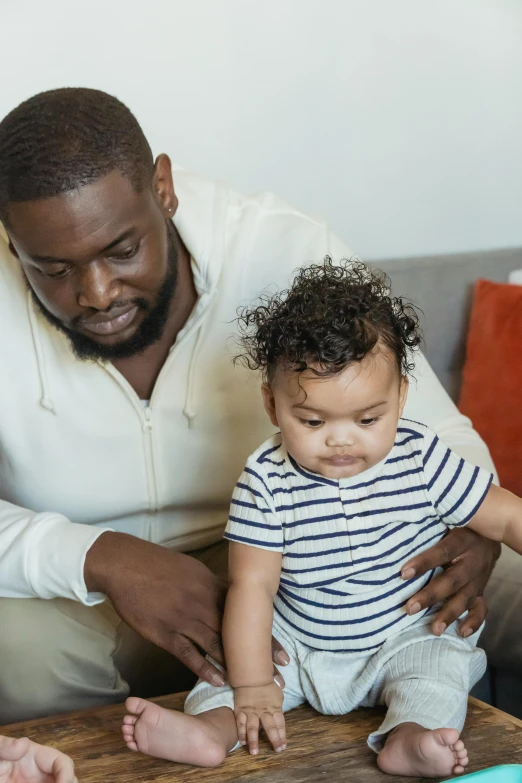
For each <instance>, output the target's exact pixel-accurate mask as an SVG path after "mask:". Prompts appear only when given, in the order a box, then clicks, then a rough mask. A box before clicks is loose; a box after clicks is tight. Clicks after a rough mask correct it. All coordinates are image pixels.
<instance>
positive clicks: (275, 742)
mask: <svg viewBox="0 0 522 783" xmlns="http://www.w3.org/2000/svg"><path fill="white" fill-rule="evenodd" d="M261 725H262V726H263V728H264V730H265V734H266V736H267V737H268V741H269V742H270V744H271V745H272V747H273V749H274V750H275V751H276V753H279V752H280V751H281V750H284V749H285V748H284V743H283V740H282V738H281V735H280V733H279V728H278V726H277V724H276V722H275V720H274V716H273V715H271V714H270V713H269V712H265V713H263V715H262V716H261Z"/></svg>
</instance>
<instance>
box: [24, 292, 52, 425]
mask: <svg viewBox="0 0 522 783" xmlns="http://www.w3.org/2000/svg"><path fill="white" fill-rule="evenodd" d="M27 310H28V313H29V323H30V325H31V335H32V338H33V345H34V353H35V356H36V365H37V367H38V376H39V378H40V405H41V406H42V408H45V410H46V411H50V412H51V413H56V408H55V406H54V402H53V400H52V397H51V390H50V386H49V380H48V377H47V363H46V360H45V351H44V349H43V346H42V343H41V340H40V330H39V328H38V323H37V321H36V313H35V310H34V302H33V296H32V293H31V291H28V292H27Z"/></svg>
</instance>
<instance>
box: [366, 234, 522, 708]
mask: <svg viewBox="0 0 522 783" xmlns="http://www.w3.org/2000/svg"><path fill="white" fill-rule="evenodd" d="M374 265H375V266H378V267H380V268H381V269H383V270H384V271H385V272H386V273H387V274H388V275H389V276H390V278H391V280H392V290H393V291H394V292H395V293H397V294H400V295H401V296H406V297H408V298H409V299H411V301H412V302H414V303H415V304H416V305H418V306H419V307H420V308H421V310H422V311H423V313H424V316H423V318H422V321H423V323H422V325H423V329H424V337H425V345H424V351H425V354H426V356H427V358H428V360H429V362H430V364H431V366H432V367H433V369H434V370H435V372H436V373H437V375H438V377H439V378H440V380H441V382H442V383H443V385H444V387H445V388H446V390H447V391H448V392H449V394H450V395H451V397H452V398H453V399H454V400H456V399H457V397H458V393H459V389H460V384H461V375H462V367H463V364H464V358H465V346H466V333H467V326H468V321H469V314H470V308H471V301H472V293H473V284H474V282H475V281H476V280H477V279H478V278H479V277H485V278H487V279H489V280H495V281H498V282H506V281H507V279H508V275H509V273H510V272H511V271H512V270H514V269H522V249H520V248H517V249H509V250H494V251H486V252H480V253H461V254H457V255H444V256H431V257H430V256H428V257H422V258H409V259H393V260H384V261H377V262H375V263H374ZM487 599H488V604H489V607H490V615H489V617H488V622H487V624H486V631H485V632H484V634H483V636H482V639H481V643H483V646H484V648H485V649H486V651H487V653H488V660H489V664H490V665H489V670H488V674H487V675H486V677H485V678H484V680H483V681H482V682H481V683H479V685H478V686H477V688H476V689H475V691H474V694H475V695H477V696H478V697H479V698H482V699H484V701H488V702H490V703H493V704H495V705H496V706H498V707H499V708H500V709H503V710H505V711H506V712H510V713H512V714H514V715H517V716H518V717H520V718H522V560H520V558H519V556H518V555H516V554H515V553H513V552H510V551H509V550H507V551H505V552H504V553H503V554H502V557H501V559H500V560H499V563H498V565H497V567H496V569H495V572H494V574H493V576H492V579H491V582H490V586H489V588H488V592H487Z"/></svg>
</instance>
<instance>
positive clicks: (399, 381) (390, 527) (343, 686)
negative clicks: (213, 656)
mask: <svg viewBox="0 0 522 783" xmlns="http://www.w3.org/2000/svg"><path fill="white" fill-rule="evenodd" d="M240 323H241V325H242V346H243V347H242V353H241V355H240V357H239V358H240V359H242V360H243V361H244V362H245V363H246V364H247V366H248V367H250V368H251V369H261V370H262V372H263V376H264V383H263V386H262V394H263V400H264V404H265V408H266V411H267V413H268V416H269V417H270V420H271V422H272V423H273V425H274V427H276V428H278V430H279V431H278V432H277V434H276V435H274V436H273V437H272V438H270V439H269V440H268V441H267V442H266V443H264V444H263V445H262V446H260V448H259V449H258V450H257V451H256V452H255V453H254V454H252V456H251V457H250V458H249V459H248V461H247V464H246V467H245V469H244V472H243V474H242V476H241V477H240V479H239V481H238V483H237V485H236V488H235V491H234V494H233V499H232V505H231V510H230V517H229V522H228V525H227V528H226V533H225V536H226V538H227V539H228V540H229V542H230V552H229V577H230V588H229V592H228V597H227V603H226V609H225V616H224V621H223V641H224V648H225V658H226V662H227V672H228V679H229V684H228V683H227V684H226V685H225V686H223V687H221V688H216V687H213V686H211V685H208V684H207V683H205V682H202V681H200V682H199V683H198V684H197V685H196V687H195V688H194V690H193V691H192V692H191V693H190V695H189V696H188V699H187V701H186V704H185V713H179V712H170V711H168V710H165V709H163V708H161V707H159V706H157V705H154V704H151V703H150V702H146V701H143V700H142V699H138V698H130V699H128V701H127V709H128V711H129V713H130V714H129V715H127V716H126V717H125V719H124V725H123V734H124V738H125V740H126V742H127V745H128V747H129V748H131V749H132V750H140V751H142V752H144V753H149V754H151V755H154V756H160V757H162V758H167V759H172V760H173V761H178V762H182V763H185V764H195V765H200V766H214V765H217V764H220V763H221V762H222V761H223V760H224V759H225V757H226V755H227V753H228V752H229V751H231V750H232V749H234V748H235V747H236V746H237V745H238V743H240V744H242V745H248V747H249V750H250V752H251V753H257V752H258V734H259V729H260V728H263V729H264V730H265V732H266V734H267V736H268V739H269V741H270V743H271V744H272V746H273V747H274V749H275V750H276V751H282V750H284V749H285V748H286V735H285V720H284V717H283V713H284V712H287V711H288V710H291V709H293V708H294V707H297V706H298V705H299V704H302V703H303V702H308V703H309V704H311V705H312V706H313V707H314V708H315V709H316V710H318V711H319V712H321V713H323V714H326V715H343V714H346V713H348V712H351V711H352V710H354V709H356V708H357V707H369V706H374V705H385V706H386V707H387V713H386V716H385V718H384V720H383V722H382V724H381V726H380V727H379V729H378V730H377V731H376V732H374V733H373V734H372V735H371V736H370V737H369V738H368V743H369V745H370V747H371V748H373V749H374V750H375V751H376V752H377V753H378V757H377V763H378V765H379V767H380V768H381V769H382V770H384V771H385V772H389V773H391V774H395V775H414V776H423V777H424V776H434V777H443V776H446V775H450V774H451V773H455V774H457V773H462V772H463V771H464V768H465V767H466V765H467V763H468V757H467V753H466V749H465V747H464V744H463V742H462V741H461V740H460V739H459V732H460V731H461V729H462V726H463V724H464V719H465V716H466V706H467V697H468V691H469V690H470V688H471V687H472V686H473V685H474V683H475V682H476V681H477V680H478V679H479V678H480V677H481V676H482V674H483V673H484V670H485V656H484V653H483V652H482V650H479V649H477V648H476V642H477V637H478V634H475V635H474V636H471V637H469V638H467V639H463V638H461V637H460V636H459V635H458V634H457V631H456V625H453V626H451V627H450V628H448V629H447V631H446V633H445V634H444V635H443V636H442V637H440V638H437V637H435V636H434V635H433V634H432V633H431V632H430V621H431V619H432V618H431V617H430V615H429V613H424V614H423V615H422V616H419V615H414V616H410V615H408V614H407V613H406V611H405V608H404V607H405V604H406V602H407V601H408V599H409V598H410V597H411V596H412V595H414V594H415V593H416V592H417V591H418V590H420V589H421V588H422V587H423V586H424V584H425V583H426V582H427V581H428V580H429V579H430V578H431V577H432V575H433V574H430V575H428V576H422V577H420V578H413V579H411V580H410V581H405V580H404V579H403V578H401V568H402V566H403V565H404V564H405V563H406V562H407V561H408V560H410V559H411V558H412V557H413V556H415V555H417V554H419V553H420V552H422V551H423V550H425V549H427V548H428V547H430V546H432V545H433V544H434V543H435V542H436V541H438V540H440V539H441V538H442V537H443V536H444V535H445V533H446V532H447V530H448V528H451V527H455V526H460V525H469V526H470V527H471V528H472V529H473V530H475V531H477V532H478V533H481V534H482V535H484V536H487V537H489V538H492V539H495V540H498V541H503V542H505V543H506V544H507V545H508V546H510V547H512V548H513V549H515V550H516V551H518V552H522V501H521V500H519V499H518V498H517V497H515V496H514V495H512V494H510V493H509V492H507V491H505V490H502V489H499V488H498V487H496V486H494V485H492V484H491V481H492V476H491V475H490V474H489V473H487V472H486V471H484V470H482V469H481V468H478V467H475V466H474V465H471V464H469V463H467V462H466V461H465V460H463V459H461V458H460V457H458V456H457V455H456V454H454V453H452V452H451V451H450V450H449V449H448V448H446V446H444V444H443V443H441V441H440V440H439V439H438V437H437V436H436V435H435V434H434V433H433V432H431V431H430V430H429V429H428V428H427V427H426V426H424V425H423V424H419V423H418V422H414V421H409V420H408V419H403V418H402V413H403V409H404V404H405V402H406V396H407V392H408V375H409V374H410V373H411V371H412V369H413V360H412V359H413V354H412V351H413V350H414V349H415V348H416V347H417V345H418V343H419V341H420V334H419V329H418V321H417V317H416V313H415V310H414V308H413V307H411V306H410V305H407V304H406V303H405V302H404V301H403V300H401V299H399V298H392V297H391V296H390V294H389V290H388V280H387V278H386V277H385V275H384V274H383V273H380V272H376V271H370V270H369V269H368V268H367V267H365V266H364V265H363V264H360V263H358V262H357V263H342V264H340V265H335V264H333V263H332V261H331V259H329V258H328V257H327V258H326V259H325V261H324V263H322V264H319V265H312V266H309V267H306V268H303V269H301V270H300V271H299V272H298V273H297V276H296V278H295V280H294V282H293V285H292V287H291V288H290V290H289V291H288V292H285V293H284V294H281V295H276V296H273V297H271V298H269V297H265V298H264V299H263V301H262V303H261V304H260V305H259V306H257V307H255V308H252V309H249V310H246V311H245V312H244V313H243V314H242V316H241V318H240ZM274 609H275V613H274ZM272 633H273V635H274V636H275V637H276V638H277V639H278V640H279V642H280V643H281V644H282V645H283V647H284V648H285V650H286V651H287V652H288V654H289V656H290V663H289V664H288V666H287V667H285V670H284V677H285V682H286V685H285V688H284V690H281V689H280V688H279V686H278V685H277V684H276V683H275V682H274V679H273V669H272V654H271V635H272Z"/></svg>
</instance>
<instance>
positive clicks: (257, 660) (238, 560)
mask: <svg viewBox="0 0 522 783" xmlns="http://www.w3.org/2000/svg"><path fill="white" fill-rule="evenodd" d="M281 561H282V556H281V553H280V552H271V551H268V550H265V549H260V548H258V547H254V546H249V545H245V544H239V543H235V542H232V541H231V542H230V549H229V580H230V587H229V590H228V595H227V601H226V605H225V616H224V619H223V643H224V647H225V658H226V662H227V671H228V676H229V680H230V684H231V685H232V687H233V688H234V706H235V709H234V711H235V715H236V721H237V727H238V734H239V741H240V742H241V744H243V745H245V744H247V742H248V746H249V750H250V753H253V754H256V753H257V752H258V736H259V727H260V724H261V726H262V727H263V728H264V730H265V731H266V734H267V736H268V739H269V740H270V742H271V744H272V745H273V747H274V750H276V751H277V750H284V748H285V747H286V736H285V722H284V718H283V713H282V705H283V692H282V690H281V689H280V688H279V686H278V685H277V684H276V683H275V682H274V671H273V664H272V644H271V639H272V621H273V615H274V609H273V601H274V597H275V594H276V593H277V589H278V587H279V579H280V576H281Z"/></svg>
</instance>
